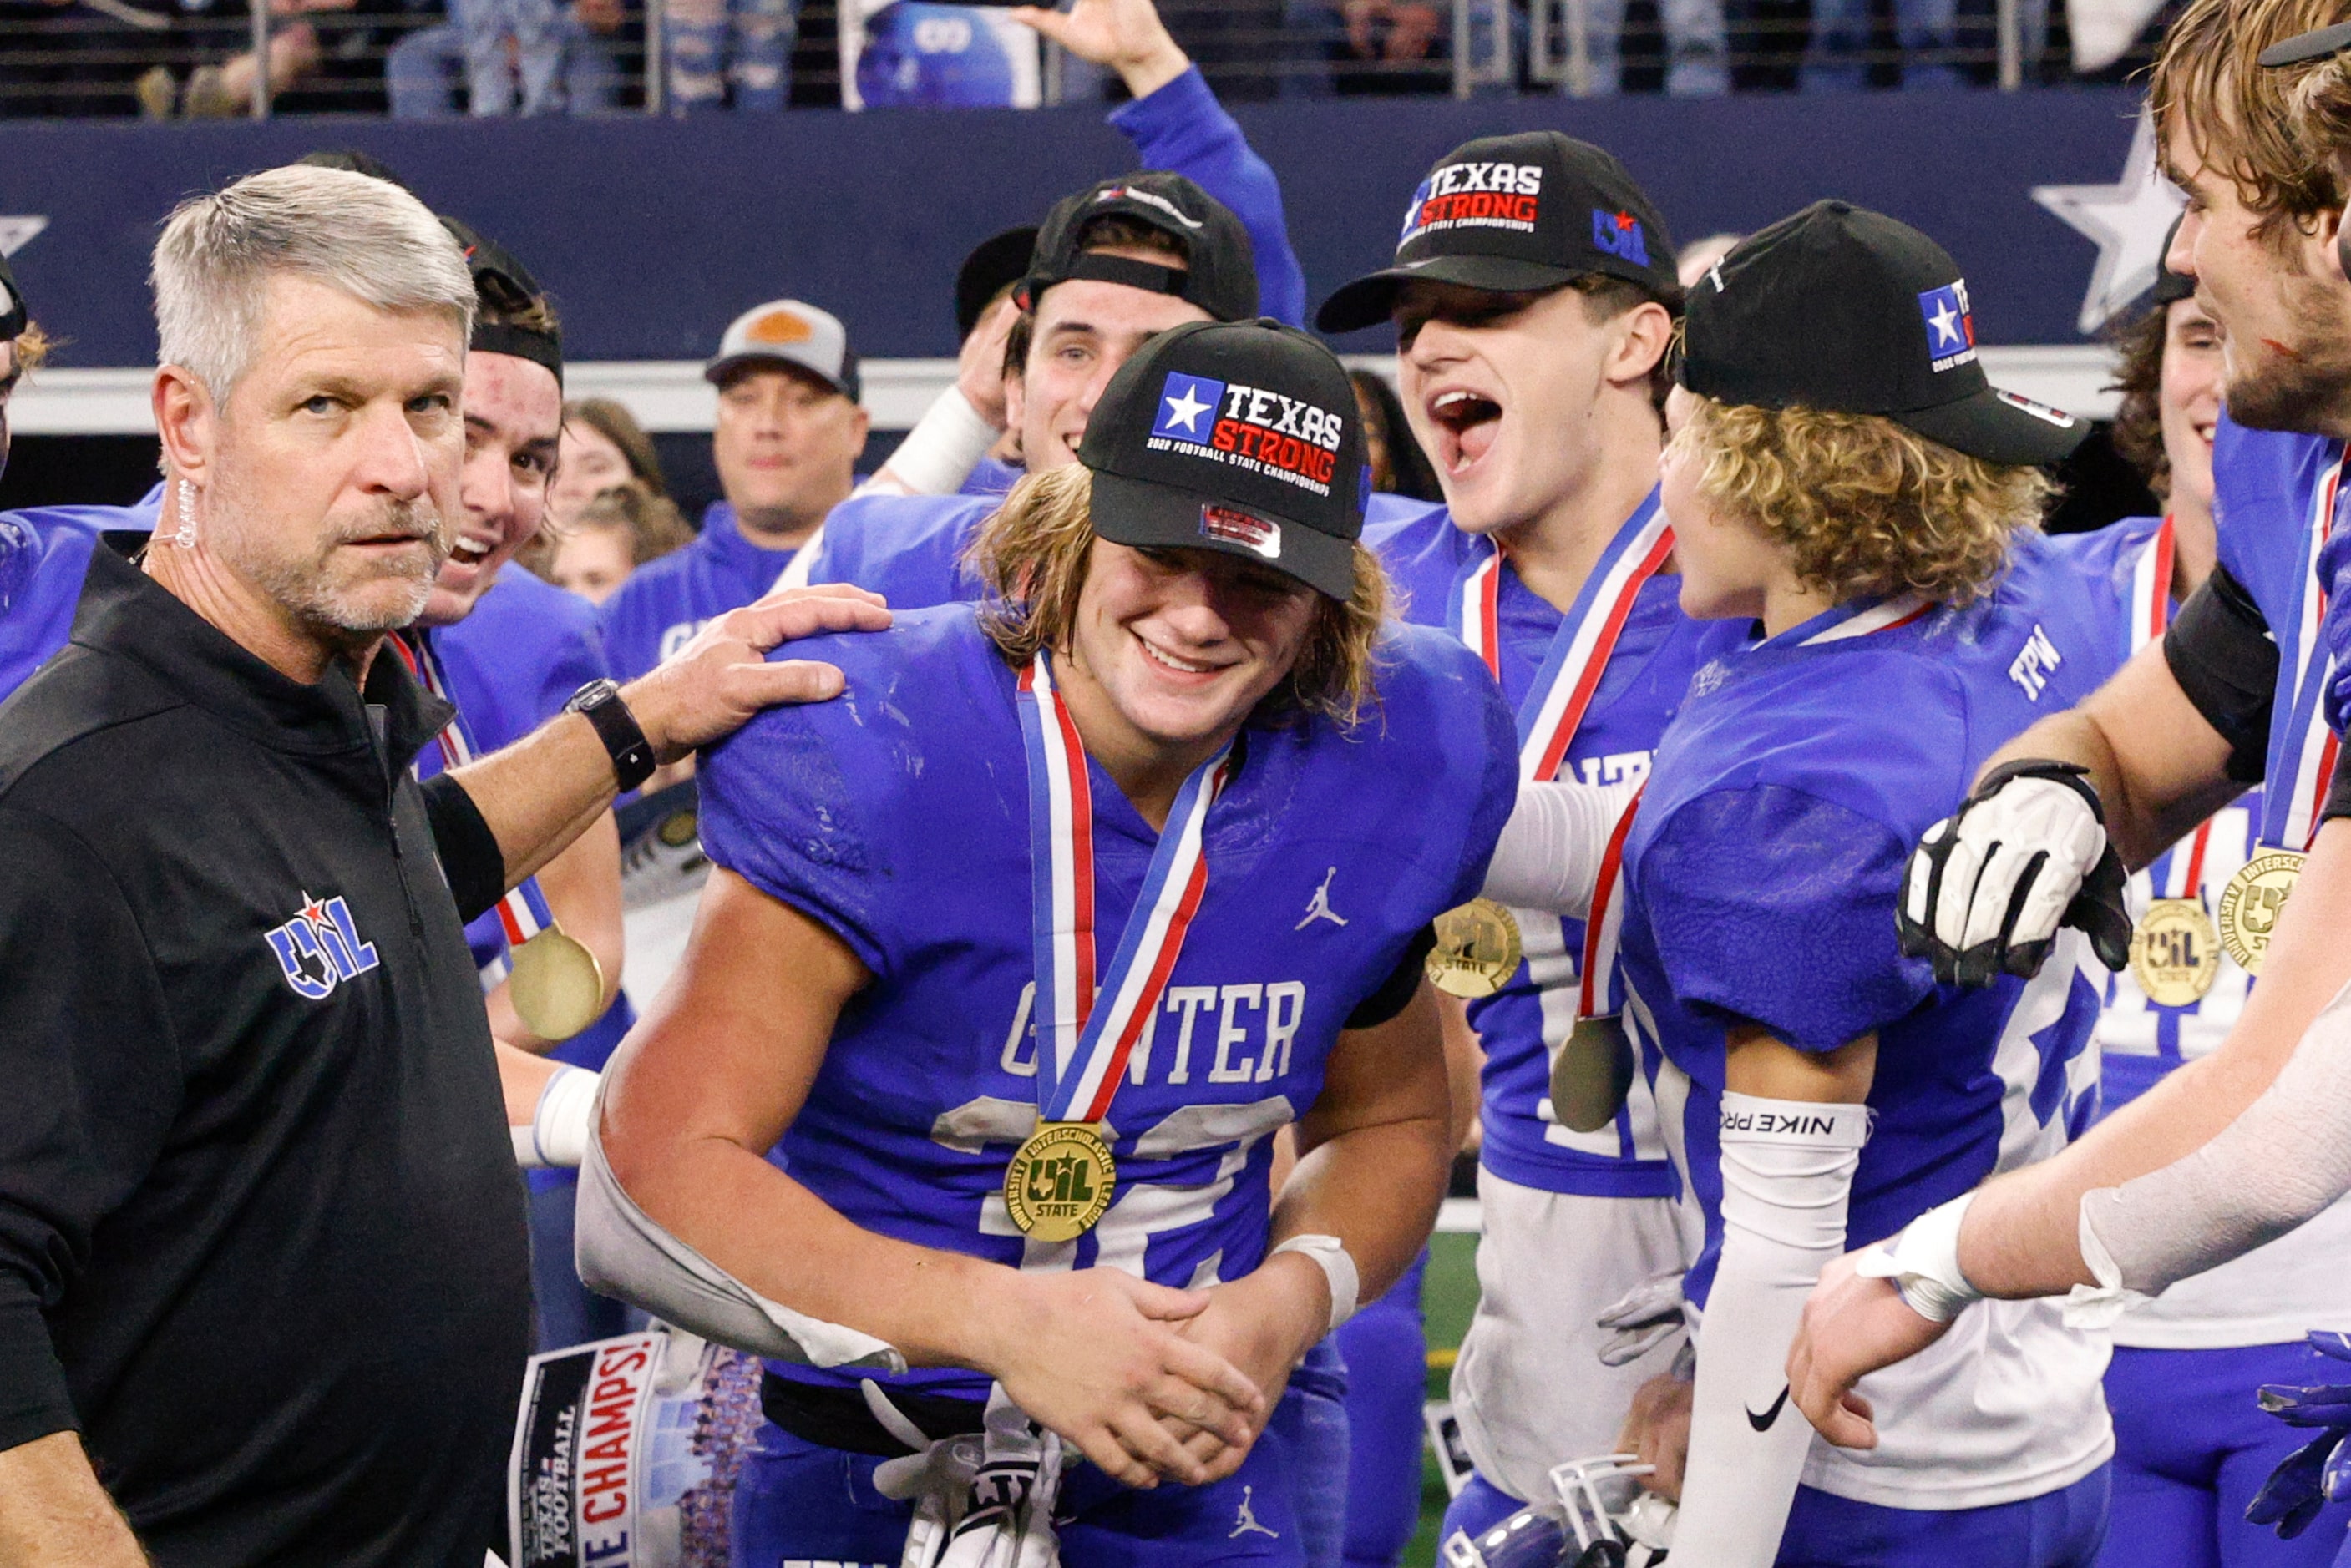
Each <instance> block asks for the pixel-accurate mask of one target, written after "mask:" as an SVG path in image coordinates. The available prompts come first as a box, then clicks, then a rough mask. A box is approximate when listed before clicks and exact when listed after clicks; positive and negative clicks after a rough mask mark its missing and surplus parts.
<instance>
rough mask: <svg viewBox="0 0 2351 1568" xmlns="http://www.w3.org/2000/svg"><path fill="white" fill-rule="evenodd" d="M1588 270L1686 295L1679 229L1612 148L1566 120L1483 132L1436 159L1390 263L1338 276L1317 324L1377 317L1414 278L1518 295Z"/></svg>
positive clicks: (1361, 323) (1339, 327) (1351, 326)
mask: <svg viewBox="0 0 2351 1568" xmlns="http://www.w3.org/2000/svg"><path fill="white" fill-rule="evenodd" d="M1593 273H1602V274H1604V275H1607V276H1610V277H1621V278H1624V279H1625V280H1626V281H1627V282H1630V283H1637V284H1641V285H1643V286H1646V287H1647V288H1649V289H1650V290H1652V291H1653V292H1655V293H1656V296H1657V297H1658V298H1660V299H1663V300H1667V301H1668V302H1672V301H1678V300H1679V299H1680V298H1681V292H1682V290H1681V282H1680V280H1679V279H1678V278H1677V277H1676V276H1675V275H1674V242H1673V236H1672V235H1671V234H1668V233H1667V229H1666V220H1665V218H1664V217H1663V216H1662V215H1660V214H1659V213H1658V212H1657V209H1656V204H1655V203H1653V202H1651V201H1650V200H1649V198H1648V194H1647V192H1644V191H1643V190H1642V189H1641V187H1640V186H1639V185H1638V184H1636V183H1635V182H1634V179H1633V176H1632V175H1631V174H1629V173H1627V172H1625V166H1624V165H1623V164H1622V163H1619V162H1617V161H1616V160H1615V158H1614V156H1612V155H1611V154H1609V153H1607V152H1605V151H1602V150H1601V149H1599V148H1597V147H1594V146H1593V145H1592V143H1590V142H1589V141H1578V140H1575V138H1573V137H1572V136H1569V135H1567V134H1565V133H1564V132H1562V131H1557V130H1530V131H1524V132H1521V133H1520V134H1519V135H1517V136H1484V137H1480V138H1479V139H1478V140H1475V141H1467V142H1464V143H1462V144H1461V145H1460V146H1458V147H1457V148H1455V149H1454V150H1453V151H1450V152H1448V153H1447V154H1446V155H1445V156H1444V157H1443V158H1440V159H1439V160H1437V167H1436V168H1434V169H1431V170H1430V171H1428V178H1426V180H1423V181H1422V182H1420V184H1419V186H1418V187H1417V188H1416V189H1415V190H1414V192H1413V193H1412V204H1411V205H1410V206H1409V207H1407V208H1405V214H1404V236H1403V238H1402V239H1400V240H1398V241H1397V243H1396V253H1395V265H1394V266H1391V267H1386V268H1384V269H1382V270H1381V271H1379V272H1375V273H1372V274H1369V275H1365V276H1363V277H1359V278H1357V279H1355V280H1354V281H1353V283H1350V284H1347V285H1345V286H1343V287H1341V288H1340V290H1339V291H1338V292H1337V293H1336V294H1333V295H1332V296H1331V297H1330V298H1329V299H1326V300H1324V301H1323V302H1322V309H1321V310H1319V311H1317V312H1316V313H1315V316H1314V325H1315V326H1317V327H1321V328H1322V330H1323V331H1325V332H1353V331H1354V330H1356V329H1357V328H1358V327H1372V326H1376V325H1377V324H1378V323H1380V322H1383V321H1385V320H1386V319H1387V318H1388V316H1389V313H1390V312H1392V311H1393V310H1394V309H1395V296H1396V293H1397V291H1398V290H1399V289H1401V288H1403V287H1404V286H1405V284H1407V283H1410V282H1412V281H1413V280H1414V279H1416V278H1428V279H1432V280H1434V281H1436V282H1438V283H1457V284H1459V285H1461V286H1464V287H1466V288H1483V289H1491V290H1493V291H1495V292H1497V293H1503V294H1518V293H1528V292H1531V291H1534V290H1537V289H1551V288H1557V287H1559V286H1562V285H1563V284H1569V283H1573V282H1574V281H1575V280H1576V279H1577V278H1579V277H1585V276H1588V275H1592V274H1593Z"/></svg>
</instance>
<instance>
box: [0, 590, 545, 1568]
mask: <svg viewBox="0 0 2351 1568" xmlns="http://www.w3.org/2000/svg"><path fill="white" fill-rule="evenodd" d="M446 716H447V709H446V707H445V706H444V705H443V704H441V703H439V702H438V701H435V700H434V699H433V698H431V697H430V696H427V695H425V694H423V693H422V692H420V691H418V690H417V689H416V687H415V686H414V685H413V683H411V681H410V680H409V679H408V676H407V674H406V672H405V670H402V668H401V665H400V662H399V661H398V660H397V659H391V658H379V659H376V660H374V663H373V667H372V669H371V671H370V675H369V680H368V689H367V692H366V695H365V698H364V699H362V697H361V694H360V692H359V691H357V690H356V689H354V687H353V686H352V684H351V682H350V680H349V679H348V678H347V677H346V676H344V675H343V674H342V673H341V672H340V670H338V671H336V672H333V673H330V674H329V676H328V677H327V679H326V680H323V681H322V682H320V683H319V685H317V686H315V687H309V686H303V685H301V684H299V683H298V682H296V681H292V680H287V679H286V678H285V677H283V676H281V675H279V674H278V673H277V672H276V671H275V670H271V669H270V668H269V667H268V666H267V665H266V664H264V663H263V662H262V661H261V660H260V659H256V658H255V657H253V656H252V655H251V654H248V653H246V651H245V650H244V649H241V648H239V647H238V646H237V645H236V644H235V643H234V642H232V641H231V640H230V639H228V638H227V637H225V636H224V635H223V634H222V633H220V632H219V631H217V630H215V629H214V628H213V627H212V626H210V625H209V624H207V623H206V622H205V621H204V620H203V619H202V618H199V617H198V616H197V615H196V614H195V613H194V612H193V610H191V609H189V608H188V607H186V606H184V605H183V604H182V603H181V602H180V601H179V600H178V599H176V598H174V597H172V596H171V595H170V594H168V593H166V592H164V591H163V590H162V588H161V587H157V586H156V585H155V584H153V583H152V581H150V580H149V579H148V578H147V577H146V576H144V575H143V574H141V572H140V571H139V570H138V568H137V567H135V566H132V565H131V563H129V562H127V561H124V560H122V559H121V558H120V557H119V556H116V555H115V554H114V553H113V552H112V551H110V550H106V549H100V550H99V551H97V552H95V554H94V556H93V559H92V561H91V564H90V568H89V578H88V581H87V583H86V584H85V586H84V588H83V592H82V597H81V603H80V606H79V607H78V610H77V612H76V615H75V620H74V632H73V640H72V642H71V643H70V644H69V645H68V647H67V649H65V650H64V651H63V652H61V653H60V654H59V655H58V656H57V658H56V659H53V660H51V661H50V663H49V664H48V665H47V667H46V668H44V669H43V670H41V671H40V673H39V674H37V676H35V677H34V678H33V680H30V681H28V682H27V683H26V685H25V686H24V687H23V688H22V689H21V690H20V691H17V693H16V695H15V696H14V697H12V698H11V699H10V700H9V701H7V702H6V703H5V704H0V1449H9V1448H13V1447H15V1446H16V1445H18V1444H21V1443H24V1442H27V1441H30V1440H31V1439H33V1438H38V1437H41V1436H43V1435H45V1434H47V1433H50V1432H55V1431H58V1430H61V1429H64V1428H76V1427H78V1428H79V1429H80V1430H81V1431H82V1433H83V1434H84V1436H85V1439H86V1441H87V1442H88V1444H89V1449H90V1451H91V1454H92V1456H93V1458H94V1459H95V1460H96V1462H97V1466H98V1470H99V1477H100V1479H101V1480H104V1481H105V1483H106V1484H107V1486H108V1487H109V1489H110V1490H111V1491H112V1492H113V1494H114V1496H115V1498H116V1499H117V1501H120V1503H121V1505H122V1507H123V1509H124V1510H125V1511H126V1512H128V1513H129V1515H130V1517H131V1522H132V1524H133V1525H134V1526H135V1527H136V1529H137V1530H138V1532H139V1534H140V1536H141V1539H142V1540H143V1541H144V1542H146V1544H147V1546H148V1548H149V1550H150V1551H151V1552H152V1553H153V1555H154V1557H155V1560H156V1561H157V1562H158V1563H162V1564H169V1565H174V1568H176V1565H178V1564H205V1565H213V1564H219V1565H224V1568H225V1565H228V1564H237V1565H239V1568H243V1565H246V1564H259V1563H334V1564H360V1563H382V1564H397V1565H399V1568H414V1565H419V1564H440V1563H448V1564H452V1565H455V1568H480V1565H481V1562H482V1552H483V1548H484V1547H485V1546H486V1545H487V1544H490V1543H491V1542H492V1541H493V1539H494V1534H495V1532H496V1528H497V1525H498V1522H499V1521H500V1519H501V1517H502V1515H503V1511H504V1510H503V1503H502V1492H503V1488H502V1485H501V1472H502V1470H503V1468H504V1465H505V1461H506V1456H507V1446H508V1443H509V1440H510V1438H511V1436H512V1433H513V1424H514V1412H515V1403H516V1399H517V1395H518V1392H519V1389H520V1386H521V1375H522V1369H523V1363H524V1358H525V1356H526V1355H527V1354H528V1329H529V1312H530V1306H529V1263H528V1239H527V1231H526V1228H525V1219H524V1198H523V1190H522V1187H521V1183H520V1179H519V1177H518V1175H517V1171H516V1168H515V1162H514V1155H513V1151H512V1145H511V1143H510V1141H509V1140H508V1138H507V1132H506V1127H505V1115H504V1112H503V1110H502V1109H501V1100H500V1096H499V1091H498V1082H497V1070H496V1062H495V1060H494V1057H493V1054H492V1051H491V1046H490V1036H489V1027H488V1023H487V1021H486V1015H485V1012H484V1011H483V1007H482V995H481V988H480V983H479V981H477V979H476V978H475V969H474V964H473V961H472V959H471V958H470V957H469V956H468V954H467V952H466V950H465V936H464V933H463V930H462V929H461V927H460V926H459V923H458V911H457V908H456V906H455V903H454V902H453V900H452V897H451V894H450V890H449V884H448V883H447V882H446V881H444V877H443V873H442V871H441V868H440V867H439V865H438V863H437V862H436V859H435V855H434V837H433V834H432V829H431V827H430V826H428V823H427V819H426V815H425V810H424V806H423V798H422V796H421V795H420V794H419V792H418V790H417V787H416V785H415V784H414V782H413V780H412V779H411V778H410V776H409V774H408V763H409V761H410V759H411V758H412V757H413V755H414V753H415V752H416V750H417V748H418V747H419V746H420V745H421V744H422V743H423V742H424V741H425V740H426V739H427V738H428V737H429V736H430V735H431V733H432V732H434V730H435V729H436V728H438V727H439V725H440V724H441V723H442V722H444V720H445V718H446ZM371 721H372V722H371ZM474 820H475V823H476V824H477V825H478V822H479V818H478V817H475V819H474ZM461 880H462V878H461Z"/></svg>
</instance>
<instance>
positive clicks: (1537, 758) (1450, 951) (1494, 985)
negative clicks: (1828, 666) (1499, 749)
mask: <svg viewBox="0 0 2351 1568" xmlns="http://www.w3.org/2000/svg"><path fill="white" fill-rule="evenodd" d="M1673 549H1674V531H1673V529H1672V527H1671V526H1670V525H1669V524H1667V522H1666V514H1665V509H1664V508H1663V507H1661V506H1659V505H1658V504H1657V500H1656V496H1655V495H1654V494H1653V495H1651V496H1650V498H1649V500H1648V501H1647V502H1646V503H1645V504H1644V507H1643V509H1642V510H1641V511H1640V512H1637V513H1635V514H1634V515H1633V517H1632V519H1631V520H1630V521H1629V522H1628V523H1627V524H1625V527H1624V528H1623V529H1622V530H1620V531H1619V533H1618V534H1617V536H1616V537H1615V538H1614V540H1612V541H1610V545H1609V548H1608V550H1607V551H1606V552H1605V553H1604V555H1603V556H1601V558H1600V560H1599V561H1598V562H1597V563H1595V564H1594V566H1593V573H1592V578H1591V580H1590V581H1589V582H1588V583H1586V584H1585V586H1584V590H1583V592H1582V593H1581V594H1579V595H1577V597H1576V602H1575V604H1574V605H1573V606H1572V607H1570V610H1569V613H1568V614H1567V615H1566V616H1565V617H1564V618H1562V620H1561V622H1560V627H1559V630H1558V632H1557V633H1556V634H1554V635H1553V637H1552V644H1551V649H1550V650H1549V652H1548V653H1547V654H1546V655H1545V656H1544V659H1543V667H1542V669H1541V670H1539V671H1537V672H1536V675H1535V680H1534V685H1533V686H1532V687H1531V688H1530V689H1529V691H1528V692H1527V696H1526V700H1525V701H1523V702H1522V703H1521V704H1520V709H1519V778H1520V782H1521V783H1538V782H1548V781H1549V780H1551V779H1553V778H1556V777H1557V776H1558V775H1559V770H1560V769H1561V767H1562V766H1563V765H1564V764H1565V763H1566V761H1567V752H1568V747H1569V746H1570V745H1572V744H1573V742H1574V740H1575V736H1576V732H1577V731H1579V730H1580V729H1582V728H1583V718H1584V715H1585V714H1586V713H1588V712H1590V711H1591V710H1592V700H1593V696H1594V695H1595V694H1596V693H1597V692H1598V691H1599V690H1600V680H1601V678H1602V677H1603V676H1604V675H1605V674H1606V673H1607V670H1608V659H1609V657H1610V656H1611V655H1612V654H1614V652H1615V651H1616V643H1617V640H1618V639H1620V638H1621V637H1623V636H1624V633H1625V622H1626V621H1627V620H1629V619H1631V618H1632V615H1633V607H1634V606H1635V604H1636V603H1637V602H1638V601H1639V599H1640V595H1641V589H1642V587H1644V586H1645V585H1646V584H1647V582H1648V580H1649V579H1650V578H1651V577H1653V576H1656V575H1657V572H1658V571H1659V570H1660V569H1661V568H1662V567H1663V566H1665V564H1666V560H1667V557H1668V556H1671V555H1672V554H1673ZM1501 592H1502V553H1501V551H1500V550H1499V548H1496V549H1492V550H1489V552H1488V553H1487V556H1486V558H1485V559H1484V560H1483V561H1480V562H1479V564H1478V566H1477V567H1476V568H1475V569H1474V570H1473V571H1471V572H1470V573H1469V575H1468V576H1467V577H1465V578H1463V579H1462V582H1461V585H1460V587H1459V588H1458V590H1457V592H1456V593H1455V596H1454V602H1453V605H1452V606H1451V608H1450V613H1449V615H1448V620H1449V621H1450V623H1451V628H1452V630H1453V632H1454V633H1455V635H1457V636H1458V637H1459V638H1460V639H1461V640H1462V641H1463V642H1464V643H1466V644H1467V645H1468V648H1469V650H1470V651H1471V652H1472V653H1475V654H1476V655H1478V657H1479V659H1482V660H1484V661H1485V665H1486V670H1487V672H1488V673H1489V674H1490V675H1492V676H1493V677H1494V679H1495V680H1496V681H1497V682H1499V681H1500V680H1501V678H1502V653H1501V621H1502V614H1501ZM1524 956H1525V943H1524V941H1523V940H1522V939H1521V937H1520V930H1519V920H1518V917H1517V916H1516V915H1514V914H1512V913H1511V912H1510V909H1508V908H1507V907H1506V906H1504V905H1503V904H1501V903H1499V902H1498V901H1496V900H1495V899H1492V898H1472V899H1470V900H1469V902H1468V903H1466V904H1463V905H1461V906H1459V907H1458V908H1457V909H1447V911H1446V912H1445V913H1444V914H1442V915H1439V916H1438V917H1437V945H1436V946H1435V947H1434V948H1432V949H1431V950H1429V954H1428V963H1427V974H1428V981H1429V983H1430V984H1432V985H1434V986H1436V987H1437V990H1439V991H1442V992H1446V993H1447V994H1448V995H1451V996H1458V997H1461V998H1463V999H1464V1000H1467V1001H1471V1002H1474V1001H1477V1000H1479V998H1481V997H1488V996H1492V995H1494V994H1496V993H1497V992H1499V991H1500V990H1501V989H1502V988H1503V987H1504V986H1506V985H1508V984H1510V981H1511V979H1512V977H1514V976H1515V975H1517V973H1518V972H1519V964H1520V961H1521V960H1522V958H1523V957H1524ZM1606 1000H1607V999H1606V996H1605V994H1604V995H1603V997H1602V1001H1603V1002H1606ZM1578 1027H1579V1028H1580V1027H1581V1024H1579V1025H1578ZM1610 1114H1611V1115H1614V1112H1612V1113H1610Z"/></svg>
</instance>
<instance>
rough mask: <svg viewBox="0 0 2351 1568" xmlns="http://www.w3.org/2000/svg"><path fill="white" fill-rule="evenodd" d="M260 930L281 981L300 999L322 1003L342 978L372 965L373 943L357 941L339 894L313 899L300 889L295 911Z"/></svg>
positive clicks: (357, 933)
mask: <svg viewBox="0 0 2351 1568" xmlns="http://www.w3.org/2000/svg"><path fill="white" fill-rule="evenodd" d="M262 934H263V935H264V936H265V937H266V939H267V940H268V942H269V950H270V951H271V952H273V953H275V954H277V968H278V971H279V972H280V973H282V974H283V975H285V977H286V983H287V985H289V986H291V987H293V989H294V994H295V995H297V996H298V997H301V998H303V999H304V1000H306V1001H309V1002H323V1001H325V1000H326V999H327V998H328V997H329V996H332V995H333V994H334V993H335V987H336V986H338V985H340V984H341V983H342V982H343V981H347V980H352V979H356V978H357V977H358V976H360V975H362V974H365V973H366V972H367V971H370V970H371V969H373V968H375V967H376V959H375V944H374V943H373V942H365V941H361V940H360V930H359V927H358V925H357V924H356V923H354V922H353V920H352V919H351V909H350V905H349V904H346V903H344V902H343V900H342V898H340V896H338V897H336V898H312V897H311V896H310V893H309V891H308V889H307V888H306V889H305V890H304V891H303V894H302V908H301V909H300V911H299V912H298V913H297V914H296V915H295V917H294V918H293V919H290V920H288V921H287V922H286V923H285V924H284V925H282V926H278V927H276V928H274V929H270V930H268V931H265V932H264V933H262Z"/></svg>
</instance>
